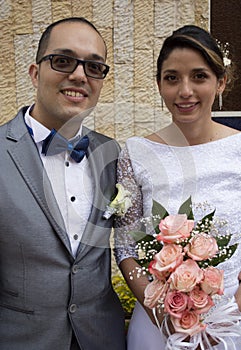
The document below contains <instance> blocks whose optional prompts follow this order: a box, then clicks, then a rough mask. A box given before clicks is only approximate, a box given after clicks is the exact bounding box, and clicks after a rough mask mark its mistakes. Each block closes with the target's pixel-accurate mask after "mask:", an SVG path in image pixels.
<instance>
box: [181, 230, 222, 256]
mask: <svg viewBox="0 0 241 350" xmlns="http://www.w3.org/2000/svg"><path fill="white" fill-rule="evenodd" d="M184 251H185V252H186V253H187V255H188V256H189V257H190V258H192V259H193V260H196V261H201V260H206V259H209V258H212V257H214V255H216V254H217V252H218V245H217V242H216V239H215V238H214V237H211V236H209V235H207V234H205V233H200V234H196V235H195V236H194V237H192V238H191V239H190V241H189V244H187V246H186V247H185V248H184Z"/></svg>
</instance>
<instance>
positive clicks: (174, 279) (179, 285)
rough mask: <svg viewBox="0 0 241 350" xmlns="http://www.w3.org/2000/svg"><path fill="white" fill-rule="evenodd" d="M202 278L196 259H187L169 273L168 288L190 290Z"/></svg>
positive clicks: (182, 290)
mask: <svg viewBox="0 0 241 350" xmlns="http://www.w3.org/2000/svg"><path fill="white" fill-rule="evenodd" d="M202 279H203V271H202V270H201V269H200V267H199V266H198V264H197V263H196V261H194V260H191V259H187V260H186V261H184V262H183V263H182V264H181V265H180V266H178V267H177V268H176V270H175V271H174V272H173V273H172V274H171V276H170V278H169V280H170V288H171V289H176V290H179V291H181V292H190V291H191V290H193V288H194V287H195V286H196V285H197V284H198V283H200V281H201V280H202Z"/></svg>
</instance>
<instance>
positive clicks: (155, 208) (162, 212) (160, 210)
mask: <svg viewBox="0 0 241 350" xmlns="http://www.w3.org/2000/svg"><path fill="white" fill-rule="evenodd" d="M168 215H169V214H168V212H167V210H166V209H165V208H164V207H163V206H162V205H161V204H160V203H158V202H156V201H155V200H153V202H152V216H153V218H152V224H153V226H154V227H156V226H158V225H159V223H160V221H161V220H162V219H164V218H165V217H166V216H168Z"/></svg>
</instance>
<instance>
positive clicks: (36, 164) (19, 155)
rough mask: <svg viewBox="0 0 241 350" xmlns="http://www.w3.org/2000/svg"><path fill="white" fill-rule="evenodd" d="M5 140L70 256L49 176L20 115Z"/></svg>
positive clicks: (67, 241) (21, 113)
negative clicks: (9, 141)
mask: <svg viewBox="0 0 241 350" xmlns="http://www.w3.org/2000/svg"><path fill="white" fill-rule="evenodd" d="M7 138H8V139H9V140H12V141H13V142H12V143H11V144H10V146H9V148H8V153H9V154H10V156H11V158H12V160H13V162H14V163H15V166H16V168H17V170H18V171H19V172H20V173H21V176H22V177H23V179H24V181H25V182H26V184H27V186H28V188H29V190H30V191H31V193H32V194H33V196H34V198H35V200H36V201H37V202H38V204H39V206H40V207H41V209H42V210H43V212H44V214H45V215H46V217H47V218H48V220H49V222H50V224H51V225H52V227H53V228H54V229H55V231H56V233H57V234H58V236H59V237H60V239H61V240H62V242H63V243H64V245H65V246H66V248H67V249H68V250H69V252H70V253H71V248H70V243H69V239H68V236H67V234H66V232H65V229H64V221H63V218H62V216H61V213H60V211H59V208H58V205H57V202H56V200H55V197H54V195H53V192H52V188H51V185H50V182H49V179H48V176H47V174H46V172H45V170H44V167H43V165H42V161H41V158H40V157H39V154H38V150H37V147H36V145H35V143H34V142H33V140H32V137H31V136H30V135H29V133H28V131H27V128H26V125H25V123H24V120H23V112H22V111H20V112H19V114H18V115H17V117H16V118H15V119H13V120H12V121H11V123H9V127H8V131H7Z"/></svg>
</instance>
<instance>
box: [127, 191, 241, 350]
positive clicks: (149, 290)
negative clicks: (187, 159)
mask: <svg viewBox="0 0 241 350" xmlns="http://www.w3.org/2000/svg"><path fill="white" fill-rule="evenodd" d="M214 213H215V211H212V212H211V213H209V214H207V215H205V216H204V217H203V218H202V219H201V220H199V221H198V222H196V223H195V222H194V216H193V211H192V202H191V198H189V199H188V200H187V201H186V202H185V203H183V205H182V206H181V207H180V209H179V212H178V214H177V215H169V214H168V212H167V211H166V210H165V208H163V207H162V206H161V205H160V204H159V203H157V202H155V201H154V202H153V215H152V219H151V220H152V224H153V226H154V228H155V234H154V236H151V235H147V236H145V237H143V232H142V233H140V232H132V233H131V234H132V235H133V236H134V237H135V239H136V240H137V242H138V243H137V247H138V249H139V252H140V254H141V255H142V257H141V259H140V260H138V262H139V264H140V265H141V266H142V268H141V273H143V271H144V272H148V273H149V274H150V275H151V278H152V282H151V283H150V284H149V285H148V286H147V287H146V289H145V301H144V304H145V306H147V307H149V308H150V309H152V310H153V314H154V316H155V319H156V322H157V325H158V327H159V328H160V329H161V328H162V332H163V333H164V334H165V335H166V336H167V345H166V349H170V350H173V349H186V348H188V349H193V350H194V349H196V348H197V347H198V346H199V347H200V349H209V348H212V344H217V343H219V342H222V343H223V344H224V345H225V344H226V341H225V337H229V336H239V337H240V336H241V327H240V325H239V324H238V322H239V321H240V320H241V315H240V313H239V311H238V307H237V304H236V303H235V300H234V298H233V299H228V298H227V297H225V296H224V271H223V270H220V269H219V268H217V267H216V266H217V265H218V264H219V263H220V262H223V261H225V260H227V259H229V258H230V257H231V256H232V255H233V253H234V252H235V250H236V248H237V245H236V244H235V245H229V242H230V239H231V235H230V234H223V233H222V234H221V233H220V232H219V231H220V230H219V229H218V228H217V226H218V225H217V223H215V221H214ZM220 225H221V224H220ZM222 225H223V224H222ZM222 225H221V226H222ZM221 231H222V230H221ZM140 234H142V237H141V239H138V237H139V235H140ZM158 311H160V312H162V313H164V315H165V317H164V321H163V322H162V326H161V327H160V325H159V322H158V318H157V312H158ZM225 347H226V345H225Z"/></svg>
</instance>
